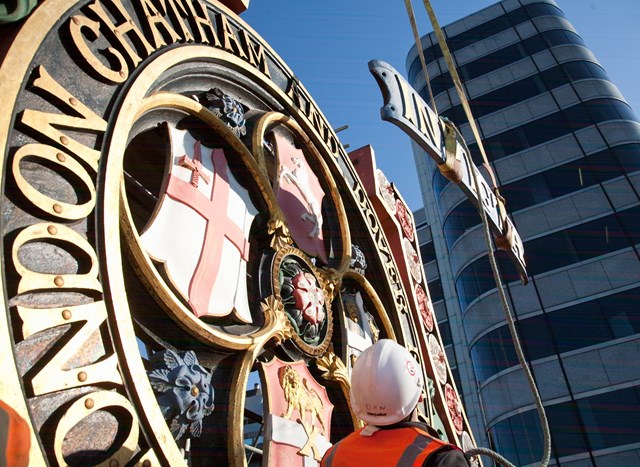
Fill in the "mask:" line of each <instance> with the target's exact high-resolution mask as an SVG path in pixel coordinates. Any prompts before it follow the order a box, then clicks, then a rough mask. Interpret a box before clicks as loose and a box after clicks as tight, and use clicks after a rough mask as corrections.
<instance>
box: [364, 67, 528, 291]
mask: <svg viewBox="0 0 640 467" xmlns="http://www.w3.org/2000/svg"><path fill="white" fill-rule="evenodd" d="M369 71H370V72H371V74H372V75H373V77H374V78H375V80H376V82H377V83H378V86H380V91H381V92H382V96H383V99H384V105H383V107H382V108H381V109H380V115H381V117H382V119H383V120H386V121H388V122H391V123H393V124H395V125H397V126H398V127H399V128H400V129H402V131H404V132H405V133H406V134H407V135H409V137H410V138H411V139H412V140H413V141H415V142H416V143H417V144H418V146H420V147H421V148H422V149H423V150H424V151H425V152H426V153H427V154H428V155H429V156H430V157H431V158H432V159H433V160H434V161H435V162H436V164H438V166H440V167H443V166H444V168H445V170H446V168H449V169H450V171H451V168H453V167H454V166H457V167H456V171H457V173H458V174H459V175H457V177H456V178H454V179H453V181H454V182H455V183H457V185H458V186H459V187H460V189H461V190H462V191H463V192H464V194H465V195H466V196H467V198H469V200H470V201H471V202H472V203H473V205H474V206H476V208H479V209H480V208H481V209H483V210H484V212H485V213H486V214H487V219H488V221H489V226H490V228H491V230H492V231H493V233H494V235H495V236H496V237H498V238H499V237H503V236H506V235H509V236H511V235H512V236H513V237H512V240H511V241H510V242H509V245H508V246H507V248H506V249H507V253H508V254H509V257H510V258H511V260H512V261H513V263H514V264H515V266H516V269H517V270H518V274H519V275H520V278H521V279H522V282H523V283H525V284H526V283H527V281H528V279H527V268H526V262H525V259H524V247H523V245H522V239H521V238H520V235H519V234H518V232H517V231H516V228H515V226H514V225H513V222H512V221H511V219H509V217H508V216H507V213H506V212H503V208H501V205H500V203H498V200H497V198H496V196H495V195H494V194H493V191H492V190H491V186H490V185H489V184H488V183H487V181H486V180H485V179H484V177H483V176H482V174H481V173H480V171H479V170H478V169H477V168H476V167H475V166H474V165H472V164H471V163H470V161H471V157H470V155H469V154H466V152H467V149H466V147H465V146H464V145H463V144H460V141H459V136H458V137H456V136H457V135H455V134H452V133H450V128H451V125H450V123H448V124H445V122H443V120H442V119H440V118H439V117H438V115H436V113H435V112H434V111H433V110H431V108H430V107H429V106H428V105H427V103H426V102H425V101H424V100H423V99H422V97H421V96H420V95H419V94H418V93H417V92H416V91H415V90H414V89H413V88H412V87H411V85H410V84H409V83H408V82H407V81H406V80H405V79H404V78H403V77H402V76H401V75H400V73H398V71H396V69H395V68H393V67H392V66H391V65H389V64H388V63H385V62H383V61H381V60H372V61H370V62H369ZM448 130H449V131H448ZM448 135H450V137H448ZM474 177H475V178H477V180H478V184H479V186H480V190H479V192H478V190H476V187H475V183H474Z"/></svg>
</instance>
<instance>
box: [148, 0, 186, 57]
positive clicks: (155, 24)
mask: <svg viewBox="0 0 640 467" xmlns="http://www.w3.org/2000/svg"><path fill="white" fill-rule="evenodd" d="M140 5H142V11H143V12H144V14H145V17H146V19H147V26H148V28H149V30H150V31H151V34H152V36H153V45H154V47H155V48H156V49H159V48H160V47H161V46H163V45H167V42H166V41H165V38H167V39H168V40H169V42H170V43H175V42H178V41H179V40H180V36H179V35H178V33H177V32H176V31H175V29H173V28H172V27H171V25H170V24H169V23H168V22H167V21H166V20H165V19H164V17H163V16H162V15H161V14H160V12H159V11H158V10H157V9H156V7H155V6H154V5H153V3H151V0H140ZM160 28H162V29H163V30H164V34H162V33H161V32H160Z"/></svg>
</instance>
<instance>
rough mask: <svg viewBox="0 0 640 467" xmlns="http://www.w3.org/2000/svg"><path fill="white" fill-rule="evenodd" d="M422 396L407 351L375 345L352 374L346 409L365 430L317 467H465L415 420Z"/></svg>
mask: <svg viewBox="0 0 640 467" xmlns="http://www.w3.org/2000/svg"><path fill="white" fill-rule="evenodd" d="M423 394H424V393H423V381H422V372H421V371H420V368H419V366H418V363H417V362H416V361H415V359H414V358H413V357H412V356H411V354H410V353H409V351H408V350H407V349H405V348H404V347H402V346H401V345H399V344H397V343H395V342H394V341H392V340H389V339H381V340H379V341H378V342H376V343H375V344H374V345H373V346H371V347H369V348H368V349H366V350H365V351H364V352H363V353H362V354H361V355H360V356H359V357H358V358H357V360H356V363H355V365H354V367H353V372H352V375H351V406H352V408H353V411H354V413H355V414H356V415H357V416H358V418H360V419H361V420H363V421H364V422H365V423H367V425H366V426H365V427H364V428H361V429H360V430H357V431H356V432H355V433H351V434H350V435H349V436H347V437H346V438H344V439H342V440H341V441H339V442H338V443H336V444H334V445H333V446H332V447H331V448H329V450H328V451H327V452H326V454H325V455H324V457H323V459H322V462H321V464H320V465H321V466H326V467H343V466H353V465H367V466H370V465H376V466H391V465H394V466H403V467H404V466H407V467H408V466H425V467H468V466H469V463H468V461H467V459H466V458H465V456H464V454H463V453H462V451H461V450H460V449H459V448H458V447H456V446H454V445H452V444H449V443H445V442H444V441H441V440H440V439H438V438H436V437H435V436H434V435H435V430H433V428H431V427H429V426H428V425H426V424H424V423H420V422H418V421H417V405H418V402H420V401H422V399H423V397H424V396H423ZM430 433H431V434H430Z"/></svg>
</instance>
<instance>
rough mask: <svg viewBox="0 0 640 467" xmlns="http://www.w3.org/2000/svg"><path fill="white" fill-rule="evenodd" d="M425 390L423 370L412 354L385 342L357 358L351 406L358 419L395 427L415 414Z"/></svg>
mask: <svg viewBox="0 0 640 467" xmlns="http://www.w3.org/2000/svg"><path fill="white" fill-rule="evenodd" d="M422 387H423V383H422V371H421V370H420V367H419V365H418V363H417V362H416V360H415V359H414V358H413V356H412V355H411V354H410V353H409V351H408V350H407V349H405V348H404V347H402V346H401V345H399V344H397V343H395V342H394V341H392V340H389V339H381V340H379V341H378V342H376V343H375V344H374V345H372V346H371V347H369V348H368V349H366V350H365V351H364V352H362V354H361V355H360V356H359V357H358V358H357V359H356V363H355V365H354V367H353V372H352V374H351V406H352V408H353V411H354V413H355V414H356V415H357V416H358V418H360V419H361V420H363V421H365V422H366V423H368V424H370V425H378V426H385V425H391V424H393V423H397V422H399V421H402V420H404V419H405V418H407V416H408V415H410V414H411V412H412V411H413V409H414V408H415V407H416V405H417V404H418V401H419V400H420V395H421V394H422Z"/></svg>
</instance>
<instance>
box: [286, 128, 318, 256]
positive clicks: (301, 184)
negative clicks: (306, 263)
mask: <svg viewBox="0 0 640 467" xmlns="http://www.w3.org/2000/svg"><path fill="white" fill-rule="evenodd" d="M275 145H276V149H277V152H278V159H279V161H280V167H279V172H278V184H277V186H278V189H277V193H276V197H277V200H278V204H279V205H280V207H281V208H282V211H283V212H284V214H285V216H286V218H287V222H288V224H289V230H290V231H291V236H292V237H293V240H294V241H295V242H296V244H297V245H298V247H299V248H300V249H301V250H302V251H304V252H305V253H307V254H309V255H311V256H317V257H319V258H320V259H321V260H322V261H323V262H324V263H327V262H328V258H327V252H326V248H325V245H324V232H323V226H324V221H323V217H322V200H323V198H324V196H325V193H324V191H323V189H322V187H321V186H320V182H319V181H318V177H317V176H316V175H315V174H314V172H313V169H312V168H311V167H310V166H309V163H308V162H307V160H306V158H305V155H304V153H303V151H302V150H300V149H298V148H296V147H295V146H294V145H293V144H292V143H291V142H289V141H288V140H287V139H286V138H284V137H282V136H281V135H279V134H276V135H275Z"/></svg>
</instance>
